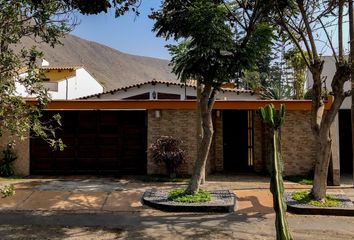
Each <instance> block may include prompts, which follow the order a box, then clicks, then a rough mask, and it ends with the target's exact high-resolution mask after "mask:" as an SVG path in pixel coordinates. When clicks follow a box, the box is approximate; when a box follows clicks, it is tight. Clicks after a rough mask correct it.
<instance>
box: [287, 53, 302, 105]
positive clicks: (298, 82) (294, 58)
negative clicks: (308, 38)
mask: <svg viewBox="0 0 354 240" xmlns="http://www.w3.org/2000/svg"><path fill="white" fill-rule="evenodd" d="M304 56H305V57H306V56H307V53H306V52H304ZM284 57H285V60H286V61H287V63H288V64H289V66H290V67H291V68H292V70H293V71H294V98H295V99H303V98H304V96H305V91H304V84H305V72H306V69H307V66H306V63H305V61H304V59H303V57H302V56H301V53H300V51H299V50H298V49H297V48H292V49H289V50H288V51H287V52H286V53H285V56H284Z"/></svg>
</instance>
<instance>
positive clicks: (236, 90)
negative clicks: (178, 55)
mask: <svg viewBox="0 0 354 240" xmlns="http://www.w3.org/2000/svg"><path fill="white" fill-rule="evenodd" d="M147 84H151V85H156V84H166V85H167V86H169V85H172V86H181V87H184V86H187V87H192V88H194V89H196V88H197V82H196V81H189V82H187V83H182V82H170V81H161V80H156V79H153V80H151V81H147V82H143V83H137V84H132V85H130V86H126V87H121V88H116V89H113V90H110V91H106V92H103V93H97V94H94V95H89V96H85V97H81V98H79V99H88V98H91V97H99V96H101V95H104V94H107V93H111V94H113V93H115V92H119V91H127V90H128V89H130V88H134V87H140V86H143V85H147ZM221 91H222V92H235V93H249V94H254V92H253V91H252V90H245V89H235V88H221Z"/></svg>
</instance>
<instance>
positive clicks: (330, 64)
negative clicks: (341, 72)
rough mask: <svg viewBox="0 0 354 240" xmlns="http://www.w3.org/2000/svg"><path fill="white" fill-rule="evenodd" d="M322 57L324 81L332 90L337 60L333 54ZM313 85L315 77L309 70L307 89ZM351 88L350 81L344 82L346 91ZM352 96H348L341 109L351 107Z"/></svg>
mask: <svg viewBox="0 0 354 240" xmlns="http://www.w3.org/2000/svg"><path fill="white" fill-rule="evenodd" d="M321 59H323V60H324V65H323V71H322V81H325V83H326V88H327V89H328V90H329V91H331V90H332V87H331V83H332V80H333V77H334V74H335V71H336V61H335V59H334V57H332V56H323V57H321ZM312 85H313V78H312V74H311V72H310V71H309V70H307V72H306V82H305V89H306V90H308V89H310V88H311V87H312ZM350 88H351V84H350V82H349V81H347V82H346V83H345V84H344V91H348V90H350ZM351 101H352V100H351V97H347V98H346V99H345V100H344V102H343V104H342V106H341V109H350V108H351Z"/></svg>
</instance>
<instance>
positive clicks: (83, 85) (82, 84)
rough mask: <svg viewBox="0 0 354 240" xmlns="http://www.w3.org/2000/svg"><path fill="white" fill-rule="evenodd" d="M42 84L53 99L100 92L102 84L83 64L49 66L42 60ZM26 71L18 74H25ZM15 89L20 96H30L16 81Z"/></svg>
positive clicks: (65, 98) (68, 98)
mask: <svg viewBox="0 0 354 240" xmlns="http://www.w3.org/2000/svg"><path fill="white" fill-rule="evenodd" d="M40 69H41V70H42V71H43V73H44V77H45V78H44V82H43V85H44V87H45V88H47V89H48V93H49V95H50V96H51V99H53V100H70V99H76V98H80V97H83V96H87V95H92V94H98V93H102V92H103V90H104V88H103V86H102V85H101V84H100V83H99V82H98V81H97V80H96V79H95V78H94V77H93V76H92V75H91V74H90V73H89V72H88V71H86V69H85V68H84V67H83V66H73V65H68V66H65V65H61V66H51V65H49V63H48V62H47V61H46V60H43V61H42V66H41V67H40ZM25 75H26V73H23V74H21V75H20V77H23V76H25ZM16 91H17V93H18V95H20V96H22V97H31V96H30V95H29V94H28V93H27V92H26V89H25V87H24V86H22V85H21V84H19V83H18V82H17V83H16Z"/></svg>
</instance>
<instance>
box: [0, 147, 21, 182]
mask: <svg viewBox="0 0 354 240" xmlns="http://www.w3.org/2000/svg"><path fill="white" fill-rule="evenodd" d="M16 159H17V156H16V154H15V152H14V150H13V146H12V144H7V145H6V147H5V149H4V150H2V156H1V161H0V176H2V177H9V176H12V175H14V170H13V169H12V162H13V161H15V160H16Z"/></svg>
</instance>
